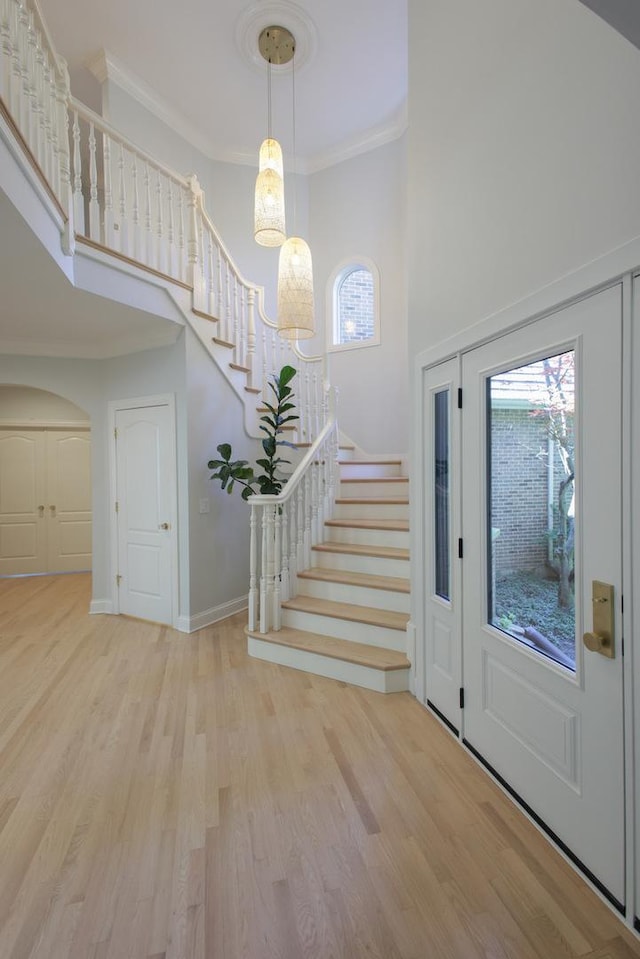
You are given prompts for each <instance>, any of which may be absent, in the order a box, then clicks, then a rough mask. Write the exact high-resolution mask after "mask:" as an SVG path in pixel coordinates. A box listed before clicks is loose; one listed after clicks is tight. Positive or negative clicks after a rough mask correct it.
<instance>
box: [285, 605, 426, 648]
mask: <svg viewBox="0 0 640 959" xmlns="http://www.w3.org/2000/svg"><path fill="white" fill-rule="evenodd" d="M282 625H283V626H290V627H291V628H292V629H302V630H306V632H309V633H322V634H324V635H325V636H334V637H335V638H336V639H348V640H351V642H353V643H368V644H369V646H379V647H381V648H382V649H395V650H397V651H398V652H400V653H404V652H406V648H407V640H406V633H405V632H404V631H403V630H399V629H389V628H388V627H386V626H370V625H369V624H368V623H353V622H351V620H346V619H338V618H337V617H335V616H321V615H319V614H317V613H306V612H303V611H302V610H298V609H283V610H282Z"/></svg>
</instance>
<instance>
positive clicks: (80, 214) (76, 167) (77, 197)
mask: <svg viewBox="0 0 640 959" xmlns="http://www.w3.org/2000/svg"><path fill="white" fill-rule="evenodd" d="M73 220H74V224H75V228H76V233H81V234H82V235H83V236H84V232H85V230H84V197H83V196H82V160H81V159H80V120H79V119H78V111H77V110H74V112H73Z"/></svg>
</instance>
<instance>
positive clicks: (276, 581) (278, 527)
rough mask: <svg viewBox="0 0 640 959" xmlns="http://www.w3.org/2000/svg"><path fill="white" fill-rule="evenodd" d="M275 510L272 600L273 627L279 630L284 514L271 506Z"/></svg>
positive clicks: (280, 621)
mask: <svg viewBox="0 0 640 959" xmlns="http://www.w3.org/2000/svg"><path fill="white" fill-rule="evenodd" d="M271 508H272V510H273V521H274V532H273V590H272V598H271V601H272V603H273V606H272V610H273V612H272V614H271V622H272V624H273V625H272V627H271V628H272V629H274V630H276V631H277V630H279V629H280V626H281V624H282V613H281V609H280V576H281V572H282V514H281V512H280V507H279V506H273V507H271Z"/></svg>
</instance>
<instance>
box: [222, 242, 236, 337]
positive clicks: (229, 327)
mask: <svg viewBox="0 0 640 959" xmlns="http://www.w3.org/2000/svg"><path fill="white" fill-rule="evenodd" d="M224 268H225V310H224V318H225V337H224V339H225V340H227V342H228V343H233V345H234V346H235V345H236V340H235V339H234V329H233V315H232V303H231V267H230V265H229V261H228V260H227V259H226V258H225V261H224Z"/></svg>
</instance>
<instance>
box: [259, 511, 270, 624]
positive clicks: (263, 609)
mask: <svg viewBox="0 0 640 959" xmlns="http://www.w3.org/2000/svg"><path fill="white" fill-rule="evenodd" d="M261 509H262V524H261V525H262V550H261V553H262V558H261V563H260V632H261V633H267V632H268V631H269V627H270V623H269V604H268V603H267V572H268V568H267V567H268V562H269V557H268V540H269V531H268V519H267V513H268V510H267V507H266V506H262V507H261Z"/></svg>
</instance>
